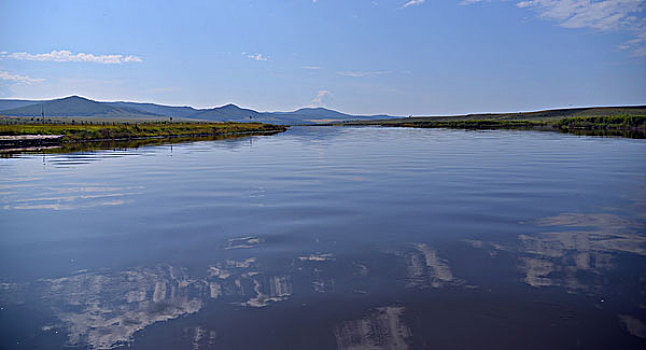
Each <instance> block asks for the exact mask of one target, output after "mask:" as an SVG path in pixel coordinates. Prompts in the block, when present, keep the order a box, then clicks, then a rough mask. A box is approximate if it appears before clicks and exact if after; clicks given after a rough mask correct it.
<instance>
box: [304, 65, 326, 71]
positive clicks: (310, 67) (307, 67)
mask: <svg viewBox="0 0 646 350" xmlns="http://www.w3.org/2000/svg"><path fill="white" fill-rule="evenodd" d="M301 69H306V70H321V69H323V67H319V66H302V67H301Z"/></svg>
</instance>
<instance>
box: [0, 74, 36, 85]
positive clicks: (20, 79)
mask: <svg viewBox="0 0 646 350" xmlns="http://www.w3.org/2000/svg"><path fill="white" fill-rule="evenodd" d="M0 80H3V81H9V82H12V83H20V84H31V83H40V82H42V81H45V79H38V78H32V77H30V76H28V75H21V74H12V73H9V72H7V71H0Z"/></svg>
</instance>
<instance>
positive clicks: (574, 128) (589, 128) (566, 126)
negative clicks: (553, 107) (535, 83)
mask: <svg viewBox="0 0 646 350" xmlns="http://www.w3.org/2000/svg"><path fill="white" fill-rule="evenodd" d="M535 114H536V113H528V114H526V118H520V117H516V118H514V119H507V118H506V117H505V118H500V117H496V118H490V119H488V118H483V119H472V118H471V117H472V116H457V117H442V118H435V117H414V118H402V119H388V120H372V121H352V122H346V123H339V124H337V125H380V126H385V127H414V128H450V129H524V130H553V131H561V132H573V133H574V132H576V133H577V134H585V133H586V132H588V133H589V134H590V135H592V134H594V135H617V136H624V137H633V138H643V137H644V135H645V134H646V114H644V115H630V114H628V115H591V116H576V117H556V116H554V115H550V116H548V117H546V118H544V119H540V118H535ZM593 131H594V133H592V132H593ZM627 135H628V136H627Z"/></svg>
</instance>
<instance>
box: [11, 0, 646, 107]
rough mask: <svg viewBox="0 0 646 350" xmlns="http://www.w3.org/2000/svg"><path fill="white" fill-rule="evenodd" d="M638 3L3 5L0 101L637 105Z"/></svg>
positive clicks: (641, 47)
mask: <svg viewBox="0 0 646 350" xmlns="http://www.w3.org/2000/svg"><path fill="white" fill-rule="evenodd" d="M645 2H646V0H604V1H589V0H587V1H583V0H562V1H555V0H531V1H514V0H507V1H505V0H490V1H486V0H480V1H478V0H466V1H465V0H457V1H453V0H426V1H424V0H411V1H408V0H406V1H404V0H401V1H400V0H376V1H370V0H336V1H335V0H316V1H312V0H280V1H278V0H276V1H270V0H264V1H260V0H258V1H252V0H236V1H186V0H184V1H118V0H112V1H51V0H50V1H29V0H15V1H13V0H1V1H0V98H30V99H45V98H57V97H64V96H68V95H73V94H74V95H81V96H85V97H88V98H92V99H97V100H129V101H147V102H155V103H162V104H171V105H190V106H194V107H214V106H220V105H224V104H227V103H235V104H237V105H240V106H243V107H249V108H253V109H256V110H260V111H278V110H280V111H287V110H294V109H296V108H299V107H303V106H324V107H328V108H332V109H336V110H340V111H343V112H348V113H356V114H375V113H390V114H396V115H409V114H413V115H430V114H458V113H469V112H502V111H527V110H535V109H543V108H555V107H569V106H597V105H624V104H646V3H645Z"/></svg>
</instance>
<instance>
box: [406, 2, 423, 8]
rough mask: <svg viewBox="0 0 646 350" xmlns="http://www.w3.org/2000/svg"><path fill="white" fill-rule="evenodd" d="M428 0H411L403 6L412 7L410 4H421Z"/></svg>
mask: <svg viewBox="0 0 646 350" xmlns="http://www.w3.org/2000/svg"><path fill="white" fill-rule="evenodd" d="M425 1H426V0H410V1H409V2H407V3H405V4H404V5H403V6H402V7H403V8H406V7H410V6H415V5H421V4H423V3H424V2H425Z"/></svg>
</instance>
